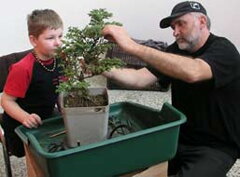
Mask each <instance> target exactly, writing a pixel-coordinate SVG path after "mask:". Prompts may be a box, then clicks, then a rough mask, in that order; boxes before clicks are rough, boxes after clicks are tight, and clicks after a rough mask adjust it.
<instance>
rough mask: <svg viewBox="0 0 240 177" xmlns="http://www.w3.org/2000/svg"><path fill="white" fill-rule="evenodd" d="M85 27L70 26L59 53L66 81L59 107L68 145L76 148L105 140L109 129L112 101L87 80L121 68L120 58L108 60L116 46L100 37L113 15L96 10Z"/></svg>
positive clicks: (60, 85)
mask: <svg viewBox="0 0 240 177" xmlns="http://www.w3.org/2000/svg"><path fill="white" fill-rule="evenodd" d="M88 15H89V16H90V22H89V23H88V24H87V25H86V26H85V27H84V28H82V29H81V28H78V27H70V28H69V29H68V31H67V33H66V35H65V38H64V40H63V45H62V46H61V47H60V48H59V50H58V52H57V57H59V58H61V60H60V64H59V67H60V69H61V70H62V72H63V76H64V78H65V79H63V81H61V82H60V84H59V86H58V89H57V91H58V92H59V93H60V105H61V109H62V113H63V118H64V124H65V128H66V131H67V146H69V147H75V146H79V145H83V144H89V143H93V142H97V141H101V140H104V139H105V138H106V136H107V129H108V111H109V109H108V108H109V106H108V105H109V102H108V94H107V89H106V88H91V87H90V86H91V85H90V83H89V82H88V81H87V80H86V79H87V78H90V77H93V76H95V75H99V74H101V73H102V72H104V71H108V70H110V69H111V68H113V67H116V68H118V67H122V66H123V63H122V61H121V60H120V59H116V58H114V59H112V58H105V57H104V54H105V53H106V52H107V50H108V49H110V48H111V47H113V44H111V43H109V42H108V41H107V40H105V39H104V37H103V36H102V35H101V31H102V28H103V27H104V26H105V25H106V24H117V25H120V24H119V23H117V22H108V21H107V19H109V18H110V17H112V13H109V12H107V11H106V10H105V9H94V10H92V11H90V13H89V14H88Z"/></svg>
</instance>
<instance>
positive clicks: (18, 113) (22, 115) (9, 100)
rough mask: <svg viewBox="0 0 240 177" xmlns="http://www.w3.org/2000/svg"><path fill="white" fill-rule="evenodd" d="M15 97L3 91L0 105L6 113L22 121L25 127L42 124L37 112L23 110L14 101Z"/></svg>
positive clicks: (34, 126)
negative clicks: (30, 112)
mask: <svg viewBox="0 0 240 177" xmlns="http://www.w3.org/2000/svg"><path fill="white" fill-rule="evenodd" d="M16 99H17V98H16V97H14V96H11V95H8V94H7V93H5V92H3V95H2V107H3V109H4V111H6V113H7V114H8V115H9V116H11V117H12V118H14V119H15V120H17V121H18V122H20V123H22V124H23V125H24V126H26V127H27V128H36V127H38V125H40V124H42V121H41V118H40V117H39V116H38V115H37V114H34V113H32V114H29V113H27V112H26V111H24V110H23V109H22V108H21V107H20V106H19V105H18V104H17V102H16Z"/></svg>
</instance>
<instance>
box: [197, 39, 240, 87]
mask: <svg viewBox="0 0 240 177" xmlns="http://www.w3.org/2000/svg"><path fill="white" fill-rule="evenodd" d="M199 58H201V59H203V60H204V61H206V62H207V63H208V64H209V65H210V67H211V70H212V73H213V79H214V82H215V87H222V86H225V85H227V84H228V83H230V82H231V81H233V80H235V79H236V78H239V77H240V55H239V53H238V51H237V49H236V47H235V46H234V45H233V44H232V43H231V42H230V41H229V40H227V39H226V38H220V37H219V38H218V39H215V40H214V41H213V43H212V45H210V46H209V48H208V49H207V50H206V51H205V52H204V53H203V54H202V55H201V56H199Z"/></svg>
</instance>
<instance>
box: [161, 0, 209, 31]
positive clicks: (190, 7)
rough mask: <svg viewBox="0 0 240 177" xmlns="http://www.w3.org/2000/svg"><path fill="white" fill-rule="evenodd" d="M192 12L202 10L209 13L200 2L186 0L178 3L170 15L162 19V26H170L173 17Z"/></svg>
mask: <svg viewBox="0 0 240 177" xmlns="http://www.w3.org/2000/svg"><path fill="white" fill-rule="evenodd" d="M190 12H200V13H203V14H204V15H207V11H206V9H205V8H204V7H203V6H202V4H200V3H199V2H195V1H184V2H180V3H179V4H177V5H176V6H175V7H174V8H173V10H172V13H171V15H170V16H169V17H166V18H164V19H162V20H161V21H160V27H161V28H167V27H169V26H170V24H171V22H172V20H173V19H175V18H177V17H180V16H182V15H185V14H187V13H190Z"/></svg>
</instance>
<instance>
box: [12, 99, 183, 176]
mask: <svg viewBox="0 0 240 177" xmlns="http://www.w3.org/2000/svg"><path fill="white" fill-rule="evenodd" d="M109 115H110V118H109V120H110V121H115V123H116V122H118V121H119V120H120V121H122V123H121V124H128V125H129V126H130V127H131V128H132V130H134V131H130V133H128V134H126V135H122V136H119V135H118V136H116V137H114V136H113V134H114V133H113V130H111V131H112V132H111V133H112V136H113V138H111V139H107V140H104V141H102V142H98V143H93V144H88V145H83V146H79V147H75V148H71V149H66V150H61V151H58V152H49V147H50V144H51V143H58V142H63V141H64V138H65V134H62V135H60V136H56V137H53V138H51V137H50V135H52V134H54V133H56V132H61V131H62V130H64V124H63V120H62V118H61V117H55V118H51V119H48V120H45V121H44V123H43V125H42V126H40V127H39V128H37V129H27V128H25V127H23V126H20V127H18V128H17V129H16V132H17V134H18V136H19V137H20V138H21V139H22V141H23V142H24V143H25V144H28V145H29V149H30V151H31V152H32V153H33V155H34V159H35V160H36V163H37V164H38V165H39V167H40V168H41V170H43V172H44V176H51V177H75V176H83V177H110V176H111V177H112V176H119V175H121V174H125V173H128V172H132V171H136V170H139V169H144V168H146V167H149V166H152V165H154V164H157V163H160V162H163V161H167V160H169V159H171V158H172V157H173V156H174V155H175V153H176V149H177V142H178V134H179V128H180V125H181V124H182V123H184V122H185V121H186V117H185V116H184V114H182V113H181V112H179V111H178V110H176V109H175V108H174V107H172V106H171V105H170V104H168V103H164V105H163V107H162V109H161V110H160V111H159V110H156V109H152V108H150V107H146V106H143V105H139V104H136V103H131V102H119V103H114V104H111V105H110V113H109ZM109 131H110V130H109Z"/></svg>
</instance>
